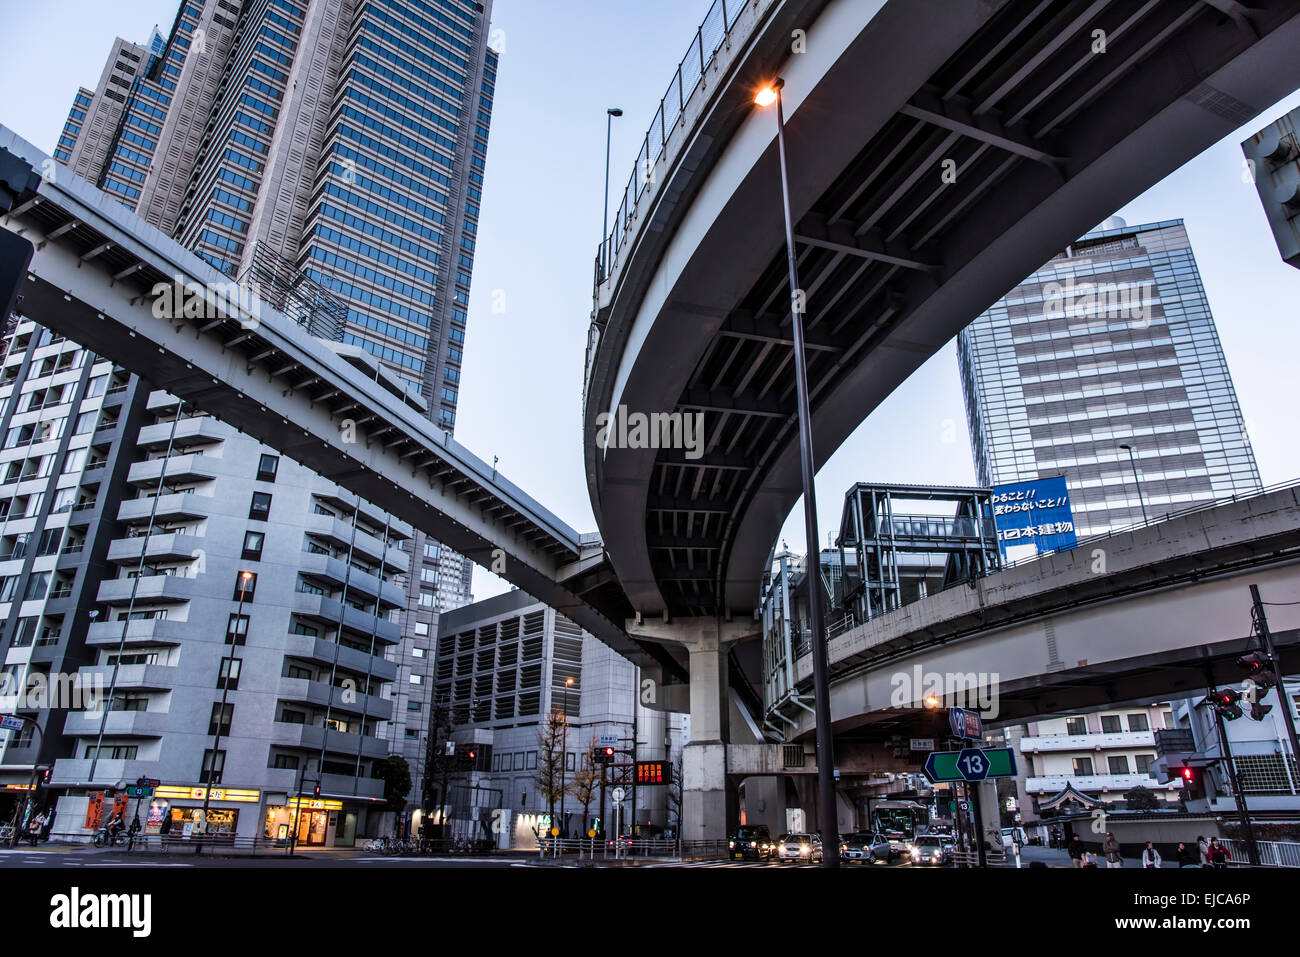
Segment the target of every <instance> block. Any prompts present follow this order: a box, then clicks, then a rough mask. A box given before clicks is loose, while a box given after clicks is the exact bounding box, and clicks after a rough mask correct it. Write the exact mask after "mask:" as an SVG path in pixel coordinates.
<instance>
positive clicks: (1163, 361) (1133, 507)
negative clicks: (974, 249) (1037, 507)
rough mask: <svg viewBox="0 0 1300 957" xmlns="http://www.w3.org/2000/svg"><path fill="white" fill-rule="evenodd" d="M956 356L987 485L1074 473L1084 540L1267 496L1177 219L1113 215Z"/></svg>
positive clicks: (1028, 284)
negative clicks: (1133, 219) (1235, 499)
mask: <svg viewBox="0 0 1300 957" xmlns="http://www.w3.org/2000/svg"><path fill="white" fill-rule="evenodd" d="M957 356H958V363H959V366H960V369H961V377H962V391H963V394H964V397H965V401H966V414H967V419H968V423H969V426H970V434H971V442H972V445H973V447H974V454H975V466H976V471H977V474H978V476H979V480H980V482H981V483H982V484H985V485H997V484H1003V483H1008V482H1017V481H1023V480H1028V479H1036V478H1046V477H1049V476H1057V475H1064V476H1065V478H1066V483H1067V486H1068V488H1069V490H1070V501H1071V506H1072V508H1073V511H1074V523H1075V528H1076V530H1077V531H1078V533H1079V535H1081V536H1082V535H1089V534H1093V533H1099V532H1105V531H1106V530H1107V529H1111V528H1117V527H1121V526H1124V525H1128V524H1131V523H1134V522H1141V521H1142V520H1143V510H1144V508H1145V511H1146V513H1147V515H1148V516H1149V517H1150V518H1151V519H1155V518H1156V517H1158V516H1161V515H1164V514H1165V513H1167V512H1173V511H1178V510H1179V509H1183V508H1187V507H1189V506H1191V505H1194V504H1197V503H1200V502H1208V501H1212V500H1214V499H1217V498H1222V497H1224V496H1228V495H1233V494H1241V493H1248V492H1252V491H1255V490H1257V489H1259V488H1260V478H1259V470H1258V468H1257V467H1256V465H1255V456H1254V453H1253V452H1252V451H1251V446H1250V439H1249V437H1248V436H1247V435H1246V429H1245V425H1244V423H1243V421H1242V417H1241V410H1240V408H1239V407H1238V405H1237V395H1236V392H1235V391H1234V390H1233V386H1232V379H1231V377H1230V376H1229V374H1228V364H1227V361H1226V360H1225V358H1224V355H1223V347H1222V346H1221V345H1220V343H1219V337H1218V333H1217V332H1216V331H1215V328H1214V319H1213V317H1212V316H1211V315H1210V306H1209V302H1208V301H1207V300H1206V298H1205V290H1204V288H1203V287H1202V285H1201V278H1200V274H1199V272H1198V271H1197V268H1196V261H1195V259H1194V257H1193V255H1192V250H1191V246H1190V244H1189V242H1188V239H1187V232H1186V230H1185V229H1184V228H1183V224H1182V221H1181V220H1172V221H1168V222H1161V223H1153V224H1150V225H1145V226H1127V225H1126V224H1124V222H1123V221H1122V220H1119V219H1113V220H1108V221H1107V222H1106V223H1105V224H1103V228H1100V229H1098V230H1096V231H1094V232H1091V233H1088V234H1087V235H1086V236H1084V237H1082V238H1081V239H1079V240H1078V241H1077V242H1074V243H1072V244H1070V245H1069V246H1068V247H1066V248H1065V249H1064V250H1062V251H1061V252H1059V253H1057V254H1056V255H1055V256H1053V257H1052V258H1051V259H1050V260H1048V261H1047V263H1046V264H1044V265H1043V266H1042V268H1040V269H1039V270H1037V271H1036V272H1035V273H1034V274H1033V275H1032V276H1030V277H1029V278H1028V279H1026V280H1025V281H1024V282H1022V283H1021V284H1020V285H1018V286H1017V287H1016V288H1015V289H1013V290H1011V292H1009V293H1007V295H1006V296H1004V297H1003V298H1002V299H1000V300H999V301H998V302H997V303H996V304H994V305H993V306H992V307H991V308H990V309H989V310H988V311H986V312H985V313H983V314H982V315H981V316H979V318H977V319H976V320H975V321H974V322H973V323H971V324H970V326H968V327H967V328H966V329H965V330H964V331H963V332H962V333H961V335H960V336H959V337H958V340H957ZM1126 446H1127V447H1126ZM1135 473H1136V481H1135Z"/></svg>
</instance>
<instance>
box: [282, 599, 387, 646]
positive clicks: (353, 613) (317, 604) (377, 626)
mask: <svg viewBox="0 0 1300 957" xmlns="http://www.w3.org/2000/svg"><path fill="white" fill-rule="evenodd" d="M293 610H294V613H295V614H298V615H302V616H303V617H304V618H309V619H312V620H313V621H318V622H321V623H322V624H325V625H330V626H337V625H338V623H339V621H340V615H341V616H342V619H341V620H342V622H343V624H344V625H345V626H346V627H348V628H352V629H354V630H356V631H358V632H360V633H361V634H363V635H368V634H370V633H371V630H372V629H373V630H374V634H375V638H376V639H377V640H378V641H379V642H380V643H383V644H395V643H396V642H398V641H400V640H401V639H402V629H401V627H400V626H399V625H398V624H397V623H396V622H392V621H389V620H388V619H387V618H378V617H376V616H375V615H372V614H370V613H369V612H364V611H361V610H360V609H359V608H353V607H352V606H351V605H346V604H344V603H343V602H341V601H338V600H337V599H334V598H326V597H325V596H324V595H309V594H307V593H305V592H295V593H294V596H293Z"/></svg>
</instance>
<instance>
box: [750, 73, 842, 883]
mask: <svg viewBox="0 0 1300 957" xmlns="http://www.w3.org/2000/svg"><path fill="white" fill-rule="evenodd" d="M784 86H785V81H784V80H783V79H781V78H780V77H777V78H776V79H775V80H773V81H772V83H771V84H769V85H768V86H765V87H763V88H762V89H761V90H759V91H758V93H757V94H755V96H754V102H755V103H756V104H757V105H758V106H759V107H767V106H771V105H772V104H776V142H777V150H778V154H779V156H780V160H781V200H782V212H783V213H784V214H785V251H786V261H787V265H788V266H789V270H790V317H791V324H792V326H793V330H794V375H795V392H796V402H797V406H796V407H797V410H798V416H799V462H800V466H801V471H802V474H803V515H804V535H805V538H806V539H807V542H808V566H807V575H806V577H807V579H808V621H809V624H810V625H811V627H812V636H813V638H812V656H813V705H814V711H815V713H816V720H817V798H818V802H817V803H818V815H817V816H818V818H819V823H820V825H821V832H822V848H823V854H822V866H823V867H839V866H840V834H839V824H838V821H837V820H836V813H837V807H836V802H835V777H834V774H835V738H834V735H833V734H832V733H831V704H830V663H829V661H828V660H827V656H826V631H825V629H824V628H823V626H822V596H821V584H820V583H821V580H822V576H821V555H820V553H819V552H818V542H820V541H821V536H820V535H819V534H818V532H817V496H816V492H815V488H814V484H813V475H814V469H813V446H812V414H811V411H810V407H809V403H808V364H807V359H806V356H805V351H804V334H803V305H802V298H803V292H802V289H801V288H800V286H799V269H798V264H797V262H796V260H795V248H794V222H793V220H792V219H791V216H790V177H789V173H788V171H787V169H786V159H785V113H784V112H783V110H782V108H781V89H782V87H784Z"/></svg>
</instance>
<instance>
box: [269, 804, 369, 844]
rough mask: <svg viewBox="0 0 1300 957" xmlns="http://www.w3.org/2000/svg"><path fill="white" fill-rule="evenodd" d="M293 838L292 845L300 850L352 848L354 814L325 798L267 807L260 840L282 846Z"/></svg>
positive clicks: (355, 833) (355, 830) (355, 829)
mask: <svg viewBox="0 0 1300 957" xmlns="http://www.w3.org/2000/svg"><path fill="white" fill-rule="evenodd" d="M294 834H296V835H297V836H296V838H294V843H295V844H297V845H299V846H302V847H351V846H352V845H353V844H355V843H356V835H357V812H356V811H355V810H351V809H346V808H344V807H343V802H342V801H335V800H331V799H328V798H301V799H299V798H296V797H294V798H289V799H288V801H287V802H286V803H284V804H268V805H267V807H266V814H265V816H264V818H263V824H262V837H263V838H265V839H267V840H271V841H276V842H277V843H284V842H287V841H289V840H290V837H291V835H294Z"/></svg>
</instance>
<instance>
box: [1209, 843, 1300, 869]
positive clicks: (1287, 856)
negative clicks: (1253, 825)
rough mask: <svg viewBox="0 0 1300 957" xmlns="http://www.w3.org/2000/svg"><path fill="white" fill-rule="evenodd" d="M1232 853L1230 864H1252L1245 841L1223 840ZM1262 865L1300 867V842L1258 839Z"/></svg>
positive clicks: (1260, 863)
mask: <svg viewBox="0 0 1300 957" xmlns="http://www.w3.org/2000/svg"><path fill="white" fill-rule="evenodd" d="M1220 843H1221V844H1223V845H1224V846H1225V847H1227V849H1228V853H1229V854H1230V855H1231V858H1230V860H1229V861H1228V863H1229V864H1232V865H1245V866H1247V867H1249V866H1250V854H1248V853H1247V851H1246V842H1245V841H1233V840H1221V841H1220ZM1255 846H1256V847H1257V848H1259V866H1260V867H1300V843H1296V842H1295V841H1256V842H1255Z"/></svg>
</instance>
